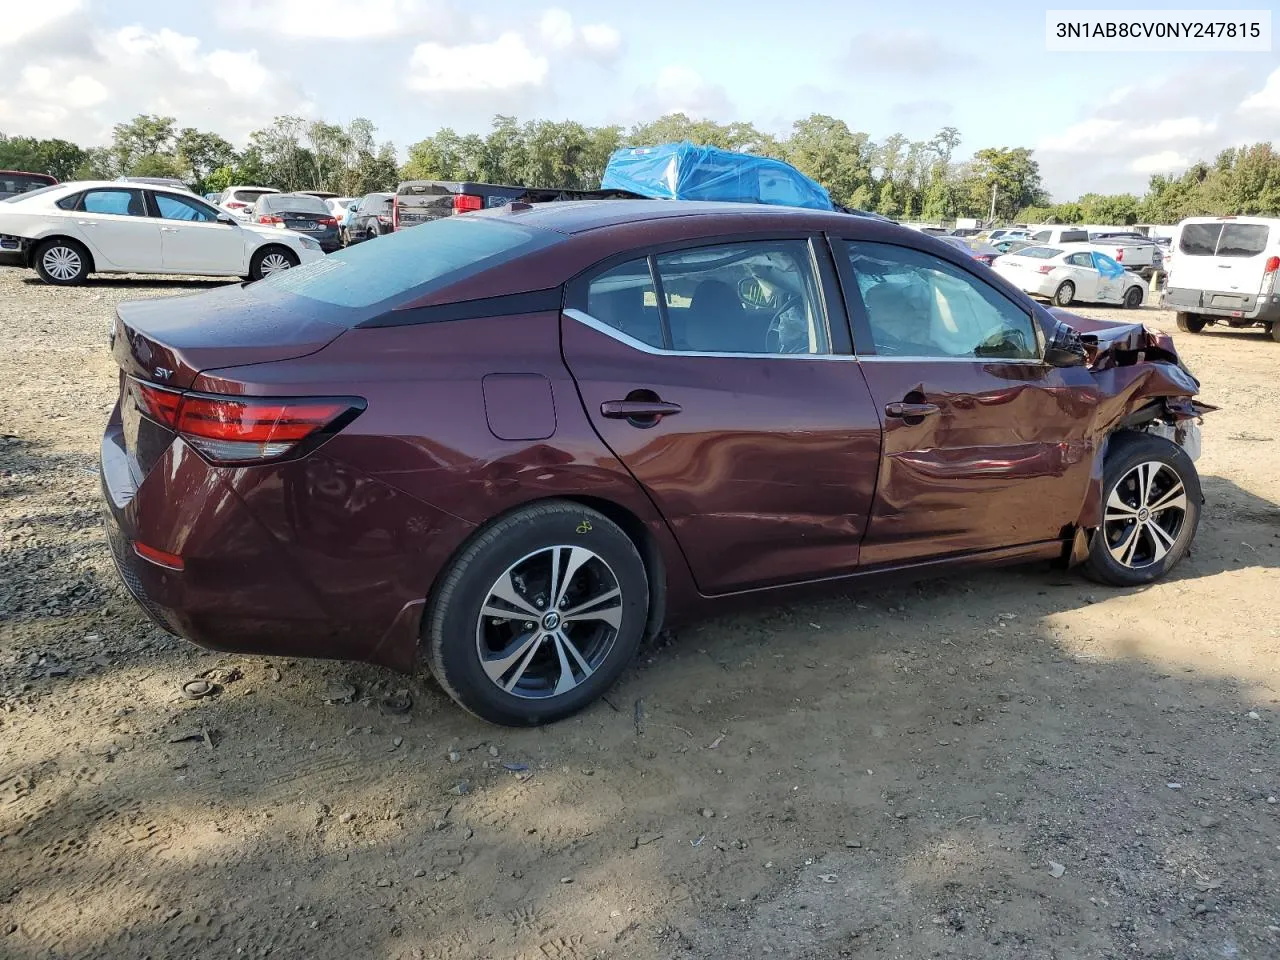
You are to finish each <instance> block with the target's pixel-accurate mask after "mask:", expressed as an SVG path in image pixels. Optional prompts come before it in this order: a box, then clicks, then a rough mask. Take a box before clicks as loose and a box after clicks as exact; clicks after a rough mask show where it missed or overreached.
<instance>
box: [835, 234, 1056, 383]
mask: <svg viewBox="0 0 1280 960" xmlns="http://www.w3.org/2000/svg"><path fill="white" fill-rule="evenodd" d="M847 250H848V256H849V262H850V265H851V266H852V267H853V271H854V277H855V278H856V280H857V287H858V292H859V293H861V295H862V303H863V306H864V307H865V310H866V317H867V322H868V324H869V326H870V328H871V336H872V340H873V342H874V343H875V349H876V353H877V354H879V355H882V356H902V357H999V358H1004V359H1011V360H1034V359H1038V358H1039V344H1038V341H1037V340H1036V335H1035V327H1034V326H1033V324H1032V320H1031V316H1030V315H1029V314H1028V313H1027V312H1026V311H1025V310H1023V309H1022V308H1021V307H1020V306H1018V305H1017V304H1016V303H1014V302H1013V301H1012V300H1009V299H1008V298H1007V297H1005V296H1004V295H1003V294H1002V293H1000V292H999V291H998V290H996V289H995V288H994V287H991V286H990V285H988V284H986V283H984V282H982V281H981V280H979V279H978V278H977V277H974V276H972V275H971V274H969V273H967V272H965V271H962V270H960V269H959V268H958V267H954V266H952V265H951V264H949V263H947V262H946V261H944V260H942V259H940V258H938V257H935V256H932V255H931V254H927V253H922V252H921V251H919V250H912V249H911V248H909V247H899V246H893V245H890V244H881V243H849V244H847Z"/></svg>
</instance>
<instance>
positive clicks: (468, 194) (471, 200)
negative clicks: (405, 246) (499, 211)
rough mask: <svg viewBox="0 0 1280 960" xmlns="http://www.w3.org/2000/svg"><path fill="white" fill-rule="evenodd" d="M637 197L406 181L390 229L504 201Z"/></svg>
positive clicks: (501, 204)
mask: <svg viewBox="0 0 1280 960" xmlns="http://www.w3.org/2000/svg"><path fill="white" fill-rule="evenodd" d="M618 199H630V200H636V199H640V197H639V195H638V194H634V193H628V192H627V191H625V190H561V189H558V188H550V187H513V186H506V185H504V184H498V183H470V182H459V181H453V180H406V181H405V182H404V183H402V184H400V186H398V187H396V194H395V199H394V200H393V201H392V206H391V229H392V230H404V229H406V228H407V227H416V226H419V225H420V224H423V223H427V222H428V221H431V220H439V219H440V218H441V217H451V216H453V215H454V214H455V213H470V212H471V211H472V210H485V209H487V208H489V207H504V206H506V205H507V204H508V203H552V202H555V201H560V200H618Z"/></svg>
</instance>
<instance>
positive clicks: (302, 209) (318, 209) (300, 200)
mask: <svg viewBox="0 0 1280 960" xmlns="http://www.w3.org/2000/svg"><path fill="white" fill-rule="evenodd" d="M262 209H263V210H277V211H278V210H287V211H289V212H291V213H319V214H322V215H324V216H326V217H327V216H328V215H329V213H330V211H329V208H328V207H326V206H325V205H324V201H323V200H321V199H320V198H319V197H290V196H287V195H283V194H275V193H269V194H267V195H266V196H264V197H263V198H262Z"/></svg>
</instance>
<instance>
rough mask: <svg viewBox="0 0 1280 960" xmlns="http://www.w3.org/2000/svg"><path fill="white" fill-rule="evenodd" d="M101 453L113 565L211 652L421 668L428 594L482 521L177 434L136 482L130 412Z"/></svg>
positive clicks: (350, 478) (332, 473)
mask: <svg viewBox="0 0 1280 960" xmlns="http://www.w3.org/2000/svg"><path fill="white" fill-rule="evenodd" d="M101 454H102V456H101V465H100V474H101V482H102V499H103V513H104V522H105V526H106V535H107V541H108V543H109V544H110V547H111V554H112V558H113V559H114V561H115V565H116V568H117V570H118V572H119V574H120V578H121V580H123V581H124V584H125V586H126V588H127V589H128V590H129V592H130V594H131V595H132V596H133V597H134V599H135V600H136V601H137V602H138V604H139V606H141V607H142V609H143V610H144V611H145V612H146V613H147V615H148V616H149V617H150V618H151V619H152V620H153V621H154V622H155V623H156V624H158V625H159V626H160V627H162V628H163V629H165V630H167V631H169V632H170V633H173V634H175V635H177V636H180V637H183V638H185V639H187V640H190V641H191V642H193V643H196V644H198V645H200V646H202V647H207V648H209V649H212V650H221V651H227V652H233V653H248V654H260V655H270V656H282V657H317V658H333V659H343V660H363V661H367V662H370V663H377V664H382V665H384V666H388V667H391V668H393V669H399V670H405V671H408V670H411V669H413V667H414V665H415V663H416V659H417V647H418V637H419V629H420V626H421V617H422V611H423V609H424V607H425V598H426V597H427V595H428V594H429V592H430V586H431V583H432V581H433V580H434V577H435V575H436V573H437V572H438V571H439V569H440V568H441V567H442V566H443V564H444V563H445V562H446V560H447V558H448V557H449V556H450V555H451V554H452V552H453V550H454V549H455V548H456V546H457V544H459V543H461V542H462V540H463V539H464V538H465V537H466V536H467V535H468V534H469V533H470V531H471V529H472V528H471V526H470V525H469V524H466V523H464V522H463V521H461V520H458V519H457V518H455V517H452V516H450V515H448V514H444V513H441V512H440V511H436V510H435V509H434V508H431V507H428V506H426V505H425V504H422V503H421V502H420V501H417V500H416V499H413V498H410V497H408V496H407V495H405V494H403V493H400V492H399V491H395V490H392V489H391V488H389V487H386V486H385V485H384V484H381V483H380V482H378V481H374V480H371V479H369V478H367V477H364V476H363V475H358V474H355V473H354V472H352V471H350V470H349V469H347V468H344V467H340V466H338V465H335V464H333V463H331V462H330V461H328V460H325V459H324V458H322V457H320V456H318V455H316V454H313V455H311V456H310V457H307V458H304V459H303V460H299V461H292V462H288V463H282V464H277V465H265V466H260V467H254V468H245V469H238V470H230V469H222V468H217V467H212V466H210V465H208V464H207V463H205V462H204V461H203V460H201V459H200V457H199V456H197V455H196V454H195V453H194V451H192V450H191V449H190V448H189V447H187V446H186V445H185V444H184V443H183V442H182V441H181V440H177V441H175V442H174V444H173V445H172V446H171V447H170V448H169V450H168V451H167V452H166V453H164V454H163V455H162V457H161V458H160V459H159V460H158V461H157V462H156V464H155V466H154V468H153V469H152V470H151V471H150V473H149V474H148V475H147V476H146V477H145V478H144V479H142V481H141V482H140V483H137V482H135V478H134V475H133V472H132V469H131V466H130V460H129V458H128V456H127V454H126V453H125V449H124V442H123V431H122V429H121V427H120V422H119V418H118V416H116V417H113V420H112V423H111V424H109V425H108V427H107V431H106V433H105V435H104V437H103V440H102V448H101ZM135 543H143V544H145V545H147V546H149V547H153V548H155V549H157V550H162V551H164V552H166V553H170V554H175V555H177V556H179V557H181V558H182V561H183V569H181V570H175V569H172V568H170V567H166V566H161V565H159V564H158V563H155V562H153V561H151V560H148V559H144V558H143V557H141V556H139V555H138V554H137V552H136V551H135V549H134V544H135Z"/></svg>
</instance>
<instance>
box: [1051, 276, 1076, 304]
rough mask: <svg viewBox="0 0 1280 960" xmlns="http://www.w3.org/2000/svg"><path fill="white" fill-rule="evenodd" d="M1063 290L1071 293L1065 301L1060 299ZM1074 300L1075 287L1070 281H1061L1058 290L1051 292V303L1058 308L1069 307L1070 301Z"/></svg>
mask: <svg viewBox="0 0 1280 960" xmlns="http://www.w3.org/2000/svg"><path fill="white" fill-rule="evenodd" d="M1064 290H1070V291H1071V295H1070V296H1069V297H1067V298H1066V299H1065V300H1064V299H1062V291H1064ZM1075 298H1076V285H1075V284H1074V283H1072V282H1071V281H1070V280H1063V281H1062V283H1060V284H1058V289H1057V290H1055V291H1053V302H1054V304H1055V305H1057V306H1059V307H1069V306H1071V301H1072V300H1074V299H1075Z"/></svg>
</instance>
